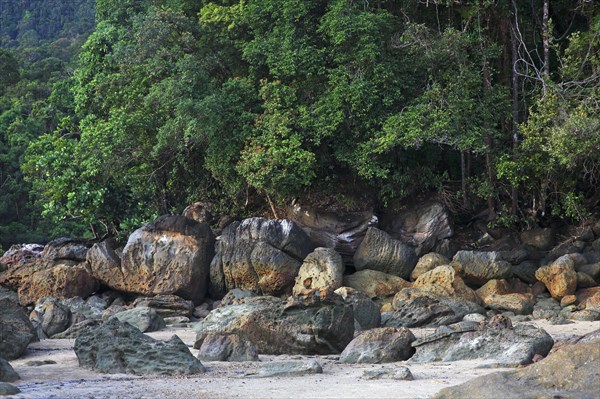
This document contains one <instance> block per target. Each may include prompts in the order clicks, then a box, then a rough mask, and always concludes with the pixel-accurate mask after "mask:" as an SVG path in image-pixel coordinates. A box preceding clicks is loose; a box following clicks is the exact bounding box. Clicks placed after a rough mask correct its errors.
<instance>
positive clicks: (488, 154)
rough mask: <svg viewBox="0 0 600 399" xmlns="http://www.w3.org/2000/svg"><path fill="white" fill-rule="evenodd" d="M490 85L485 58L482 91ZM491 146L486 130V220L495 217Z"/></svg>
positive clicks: (490, 138) (488, 88)
mask: <svg viewBox="0 0 600 399" xmlns="http://www.w3.org/2000/svg"><path fill="white" fill-rule="evenodd" d="M491 85H492V81H491V72H490V65H489V63H488V61H487V60H484V61H483V93H484V95H487V93H489V91H490V88H491ZM492 148H493V138H492V135H491V133H490V132H489V131H488V132H487V133H486V135H485V169H486V173H487V182H488V188H489V190H490V193H489V194H488V198H487V206H488V220H493V219H494V218H495V215H496V212H495V210H494V208H495V203H494V195H493V193H492V192H491V190H492V187H494V168H493V166H492Z"/></svg>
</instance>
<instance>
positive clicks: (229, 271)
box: [210, 218, 315, 297]
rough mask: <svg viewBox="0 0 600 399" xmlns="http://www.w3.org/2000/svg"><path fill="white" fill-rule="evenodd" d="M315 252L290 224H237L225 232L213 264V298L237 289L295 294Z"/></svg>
mask: <svg viewBox="0 0 600 399" xmlns="http://www.w3.org/2000/svg"><path fill="white" fill-rule="evenodd" d="M314 248H315V246H314V244H313V243H312V242H311V241H310V238H308V236H307V235H306V234H305V233H304V231H302V229H301V228H300V227H298V226H297V225H296V224H294V223H293V222H291V221H289V220H267V219H264V218H250V219H245V220H243V221H242V222H233V223H231V224H230V225H229V226H227V227H226V228H225V230H223V233H222V235H221V237H220V239H219V240H218V241H217V245H216V254H215V257H214V259H213V260H212V262H211V264H210V284H211V293H212V296H215V297H222V296H223V295H224V294H225V293H226V292H227V291H229V290H231V289H233V288H242V289H247V290H251V291H254V292H257V293H261V294H263V295H281V294H286V293H291V289H292V287H293V285H294V282H295V278H296V276H297V274H298V271H299V269H300V266H301V264H302V260H303V259H304V258H305V257H306V256H307V255H308V254H309V253H311V252H312V251H313V250H314Z"/></svg>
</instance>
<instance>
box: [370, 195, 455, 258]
mask: <svg viewBox="0 0 600 399" xmlns="http://www.w3.org/2000/svg"><path fill="white" fill-rule="evenodd" d="M381 226H382V227H381V228H382V230H384V231H386V232H387V233H389V234H390V235H391V236H392V237H393V238H395V239H397V240H400V241H402V242H405V243H407V244H409V245H412V246H414V247H418V250H417V252H418V254H419V255H421V254H425V253H427V252H429V251H431V250H432V249H433V248H434V247H435V246H436V244H437V243H438V242H440V241H442V240H444V239H446V238H450V237H452V236H453V235H454V228H453V223H452V218H451V216H450V213H449V212H448V210H447V209H446V207H445V206H444V205H442V204H441V203H439V202H436V201H427V202H424V203H420V204H418V205H415V206H411V207H408V208H407V209H405V210H404V211H402V212H401V213H399V214H396V215H384V216H383V217H382V220H381Z"/></svg>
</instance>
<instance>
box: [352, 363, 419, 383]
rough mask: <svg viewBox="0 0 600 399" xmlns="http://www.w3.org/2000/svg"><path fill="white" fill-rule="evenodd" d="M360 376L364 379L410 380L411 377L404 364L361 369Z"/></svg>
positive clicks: (412, 378)
mask: <svg viewBox="0 0 600 399" xmlns="http://www.w3.org/2000/svg"><path fill="white" fill-rule="evenodd" d="M362 378H364V379H365V380H381V379H392V380H399V381H412V380H414V379H415V378H414V377H413V375H412V373H411V372H410V369H409V368H408V367H406V366H396V367H381V368H378V369H370V370H365V371H363V374H362Z"/></svg>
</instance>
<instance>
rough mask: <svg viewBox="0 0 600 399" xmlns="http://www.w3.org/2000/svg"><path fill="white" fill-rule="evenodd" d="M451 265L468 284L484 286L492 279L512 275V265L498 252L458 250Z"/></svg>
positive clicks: (505, 277)
mask: <svg viewBox="0 0 600 399" xmlns="http://www.w3.org/2000/svg"><path fill="white" fill-rule="evenodd" d="M450 266H452V267H453V268H454V270H456V272H457V273H458V275H459V276H461V277H462V279H463V280H464V281H465V283H467V284H472V285H476V286H482V285H484V284H485V283H487V282H488V281H489V280H492V279H507V278H510V277H511V269H512V266H511V264H510V263H509V262H507V261H505V260H504V259H503V258H502V256H501V255H500V254H499V253H498V252H481V251H458V252H457V253H456V255H454V258H452V262H450Z"/></svg>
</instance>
